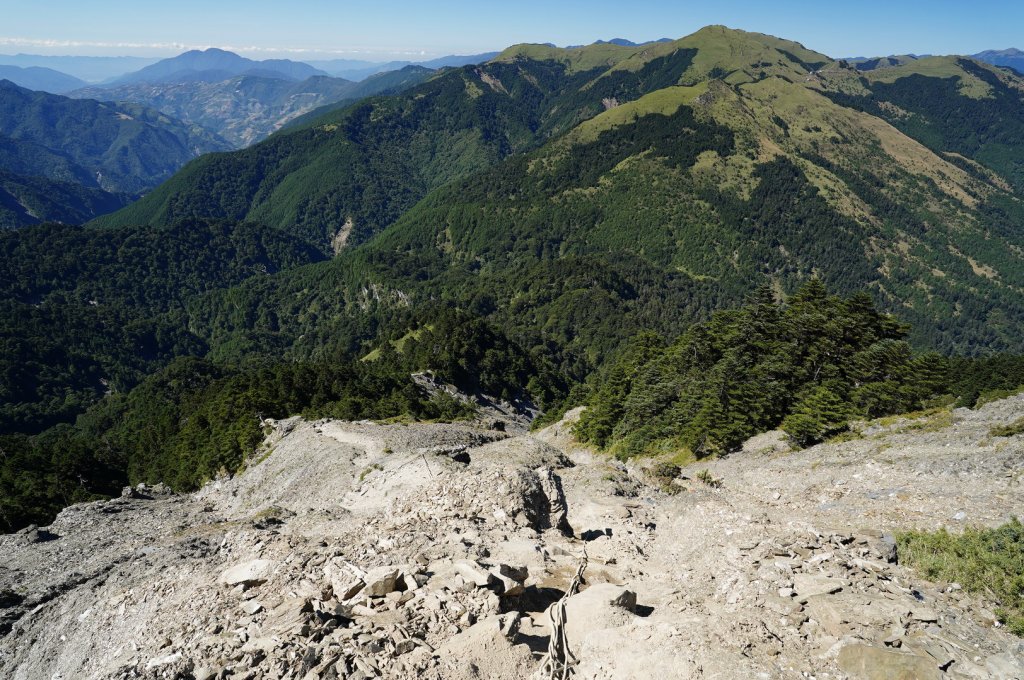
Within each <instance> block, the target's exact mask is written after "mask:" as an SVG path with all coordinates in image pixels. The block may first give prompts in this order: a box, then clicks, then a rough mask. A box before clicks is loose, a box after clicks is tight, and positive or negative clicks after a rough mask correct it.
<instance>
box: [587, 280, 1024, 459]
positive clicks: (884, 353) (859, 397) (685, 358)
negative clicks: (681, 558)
mask: <svg viewBox="0 0 1024 680" xmlns="http://www.w3.org/2000/svg"><path fill="white" fill-rule="evenodd" d="M907 330H908V329H907V328H906V327H905V326H903V325H902V324H900V323H899V322H897V321H896V320H895V319H894V318H893V317H891V316H889V315H886V314H882V313H880V312H879V311H878V310H877V309H876V307H875V305H874V303H873V302H872V300H871V298H870V297H869V296H867V295H864V294H857V295H853V296H851V297H848V298H840V297H838V296H833V295H829V294H828V293H827V291H826V289H825V287H824V285H823V284H822V283H821V282H820V281H818V280H816V279H814V280H811V281H810V282H808V283H807V284H806V285H804V286H803V287H802V288H801V289H800V290H799V291H798V292H797V293H796V294H795V295H793V296H792V297H791V298H789V299H788V300H786V301H785V303H779V302H776V301H775V300H774V298H773V296H772V293H771V290H770V288H768V287H762V288H761V289H759V290H758V292H757V293H755V295H754V296H753V297H752V299H751V301H750V302H749V303H748V304H747V305H745V306H743V307H742V308H740V309H736V310H727V311H719V312H715V313H714V314H713V315H712V317H711V319H710V320H709V321H707V322H705V323H700V324H697V325H695V326H693V327H692V328H690V329H689V330H688V331H686V332H685V333H684V334H682V335H681V336H679V337H678V338H677V339H676V340H674V341H673V342H671V343H670V344H668V345H664V344H662V343H661V341H660V339H659V338H657V336H652V335H641V336H639V337H638V338H636V339H635V340H634V341H633V343H632V344H631V345H630V347H629V348H628V350H627V351H626V352H625V353H624V354H623V355H622V356H621V357H620V359H619V360H618V362H617V363H616V364H615V365H614V366H613V367H612V368H611V369H610V370H609V371H608V372H607V373H606V374H605V375H604V376H603V378H602V379H601V380H600V381H598V382H597V386H596V389H595V390H594V391H593V394H592V396H591V397H590V399H589V400H588V407H589V408H588V410H587V411H586V412H585V413H584V414H583V416H582V418H581V419H580V422H579V425H578V426H577V430H576V431H577V434H578V435H579V436H580V438H581V439H583V440H584V441H588V442H591V443H594V444H596V445H598V446H601V447H612V449H613V450H615V451H617V452H618V453H619V454H620V455H626V456H628V455H634V454H637V453H644V452H655V451H659V450H662V451H664V450H678V449H685V450H689V451H691V452H693V453H694V454H696V455H698V456H706V455H712V454H716V453H722V452H727V451H731V450H734V449H735V448H737V447H738V446H739V445H740V444H742V443H743V441H744V440H746V439H747V438H748V437H750V436H752V435H754V434H756V433H758V432H763V431H766V430H770V429H773V428H776V427H780V426H781V427H782V429H784V430H785V431H786V432H787V433H788V434H789V436H790V438H791V439H792V440H793V441H794V443H796V444H797V445H800V446H803V445H809V444H813V443H816V442H819V441H821V440H822V439H823V438H825V437H827V436H829V435H832V434H836V433H838V432H841V431H843V430H845V429H846V427H847V424H848V421H849V420H851V419H853V418H877V417H880V416H884V415H889V414H895V413H906V412H909V411H914V410H917V409H920V408H922V407H923V405H924V404H925V403H926V402H927V401H928V400H929V399H931V398H934V397H937V396H940V395H946V394H954V395H955V396H959V397H961V398H962V400H963V402H962V403H966V404H968V405H970V404H973V403H974V400H976V399H977V396H978V394H979V393H980V392H981V391H983V390H986V389H993V388H998V387H1002V386H1004V385H1007V386H1011V385H1012V387H1017V386H1019V385H1021V384H1022V382H1021V381H1022V380H1024V374H1022V373H1021V370H1022V368H1024V361H1022V359H1021V358H1020V357H1012V358H1011V357H1001V358H997V359H987V360H981V361H965V360H950V359H948V358H945V357H942V356H940V355H937V354H919V355H915V354H914V353H913V352H912V351H911V348H910V346H909V345H908V344H907V343H906V341H905V340H904V338H905V336H906V332H907ZM1000 369H1002V370H1000Z"/></svg>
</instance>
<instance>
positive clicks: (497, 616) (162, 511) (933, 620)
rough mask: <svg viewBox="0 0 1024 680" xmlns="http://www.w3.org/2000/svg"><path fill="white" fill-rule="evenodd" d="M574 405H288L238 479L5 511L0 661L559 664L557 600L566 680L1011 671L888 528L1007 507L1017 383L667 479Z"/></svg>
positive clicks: (981, 611)
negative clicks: (521, 414) (401, 408)
mask: <svg viewBox="0 0 1024 680" xmlns="http://www.w3.org/2000/svg"><path fill="white" fill-rule="evenodd" d="M574 415H575V414H570V415H569V416H568V417H567V420H565V421H563V422H562V423H559V424H558V425H555V426H552V427H550V428H548V429H546V430H543V431H540V432H537V433H534V434H532V435H531V434H529V433H527V432H526V431H525V430H524V429H523V428H522V427H521V425H520V424H518V423H514V422H513V423H511V424H509V425H507V426H506V427H505V428H504V429H506V430H508V431H499V430H498V429H488V428H487V427H486V426H483V425H481V426H471V425H428V424H415V425H377V424H371V423H342V422H333V421H319V422H306V421H302V420H300V419H290V420H286V421H280V422H277V423H274V424H273V434H271V435H270V436H269V437H268V439H267V442H266V443H265V445H264V450H263V451H262V452H261V453H260V455H259V456H258V457H257V458H256V459H255V460H254V461H253V463H252V464H251V466H250V467H249V469H248V470H246V471H245V472H243V473H241V474H239V475H237V476H236V477H234V478H233V479H230V480H220V481H218V482H214V483H211V484H209V485H208V486H207V487H205V488H204V489H202V490H201V491H199V492H197V493H195V494H187V495H175V494H171V493H168V492H166V491H165V490H163V489H161V488H144V487H140V488H136V489H129V490H126V492H125V494H124V496H123V497H122V498H118V499H114V500H110V501H105V502H98V503H91V504H85V505H78V506H73V507H71V508H68V509H66V510H65V511H64V512H62V513H61V514H60V516H59V517H58V518H57V520H56V521H55V522H54V523H53V524H52V525H51V526H49V527H46V528H35V527H33V528H29V529H27V530H24V531H22V532H19V533H18V534H13V535H9V536H2V537H0V554H2V555H3V559H2V560H0V677H4V678H13V679H18V680H36V679H42V678H45V679H47V680H78V679H87V678H119V679H127V678H153V679H156V678H180V679H192V680H211V679H213V678H232V679H236V680H241V679H245V680H254V679H256V678H275V679H285V678H289V679H302V680H314V679H329V678H375V677H384V678H410V679H411V678H457V679H461V678H467V679H468V678H509V679H511V678H529V677H535V678H547V677H551V671H552V669H554V670H555V671H556V676H557V677H562V676H561V662H562V661H564V658H563V657H564V653H561V652H560V653H559V654H556V655H555V658H553V659H552V658H549V657H546V656H545V655H546V654H547V653H548V651H549V646H550V645H551V635H552V624H551V618H550V614H549V613H550V612H552V611H554V610H561V611H564V626H561V625H559V626H556V630H555V632H556V639H557V640H561V641H564V642H565V644H566V645H567V647H568V656H569V658H570V659H575V660H576V661H577V662H576V663H575V664H573V665H572V668H571V671H572V675H573V677H579V678H659V680H661V679H664V678H868V679H874V678H1022V677H1024V640H1022V639H1020V638H1016V637H1013V636H1011V635H1009V634H1008V633H1006V632H1005V631H1003V630H1002V629H1001V628H999V627H998V626H997V625H996V620H995V616H994V614H993V613H992V607H993V604H992V603H991V602H987V601H985V600H984V598H979V597H976V596H974V595H968V594H966V593H964V592H963V590H961V589H960V588H958V587H957V586H956V585H955V584H940V583H931V582H928V581H925V580H923V579H922V578H921V577H920V576H918V575H917V574H915V573H914V572H913V571H912V570H910V569H908V568H906V567H905V566H903V565H901V564H900V563H899V559H898V557H899V556H898V554H897V551H896V545H895V541H894V538H893V533H894V532H895V531H898V530H903V529H909V528H925V529H933V528H936V527H940V526H947V527H949V528H950V529H951V530H955V529H956V528H957V527H960V526H967V525H983V526H992V525H997V524H1000V523H1002V522H1005V521H1006V520H1008V519H1009V518H1010V517H1011V516H1013V515H1015V514H1018V515H1019V514H1020V513H1021V511H1022V509H1024V486H1022V479H1021V476H1022V474H1024V438H1022V437H1010V438H992V437H990V435H989V430H990V429H991V428H992V427H993V426H994V425H1003V424H1006V423H1008V422H1011V421H1013V420H1015V419H1016V418H1019V417H1020V416H1021V415H1024V397H1014V398H1011V399H1007V400H1004V401H1000V402H995V403H993V404H989V405H986V406H985V407H983V408H981V409H978V410H977V411H967V410H956V411H953V412H951V413H950V412H938V413H936V414H932V415H930V416H926V417H923V418H918V419H902V420H901V419H890V420H889V421H884V422H873V423H868V424H865V425H864V426H863V427H862V428H861V429H860V438H857V439H853V440H851V441H847V442H844V443H832V444H826V445H821V446H817V447H814V448H811V449H807V450H804V451H798V452H788V451H786V450H785V446H784V445H783V444H782V443H781V439H780V438H779V437H777V436H773V435H771V434H769V435H763V436H760V437H757V438H755V439H753V440H751V441H750V442H748V444H747V446H746V448H745V450H744V451H743V452H739V453H736V454H734V455H731V456H729V457H726V458H723V459H719V460H715V461H710V462H707V463H701V464H697V465H694V466H692V467H689V468H684V469H683V470H682V473H681V474H680V475H678V476H675V477H674V478H668V479H666V478H665V476H664V475H663V474H660V472H659V469H658V468H657V467H656V465H654V463H655V461H641V462H637V463H630V464H629V465H625V464H621V463H618V462H616V461H614V460H610V459H607V458H605V457H602V456H597V455H594V454H593V453H591V452H590V451H588V450H586V449H583V448H581V447H579V446H578V445H576V444H575V443H574V442H573V441H572V438H571V436H570V435H569V427H570V423H571V421H572V418H573V416H574ZM704 471H706V474H704ZM584 559H585V560H586V568H585V570H584V571H583V574H582V580H581V582H580V584H579V593H578V594H575V595H573V596H571V597H565V595H566V591H567V590H569V589H570V588H571V586H572V585H573V580H574V576H576V574H577V572H578V569H579V567H580V565H581V563H582V562H583V560H584Z"/></svg>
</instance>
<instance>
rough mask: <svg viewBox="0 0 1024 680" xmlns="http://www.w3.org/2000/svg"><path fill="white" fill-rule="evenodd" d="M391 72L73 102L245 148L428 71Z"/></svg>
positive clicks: (152, 90)
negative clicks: (126, 108) (174, 124)
mask: <svg viewBox="0 0 1024 680" xmlns="http://www.w3.org/2000/svg"><path fill="white" fill-rule="evenodd" d="M407 69H408V70H402V71H392V72H389V73H383V74H379V75H377V76H373V77H371V78H367V79H366V80H364V81H363V82H361V83H355V82H352V81H350V80H344V79H342V78H331V77H327V76H313V77H310V78H307V79H305V80H303V81H301V82H295V81H293V80H288V79H285V78H280V77H267V76H253V75H243V76H236V77H233V78H229V79H227V80H224V81H221V82H205V81H203V80H186V81H183V82H164V83H132V84H124V85H119V86H116V87H89V88H84V89H81V90H77V91H75V92H72V93H70V95H71V96H72V97H78V98H90V99H101V100H104V99H110V100H114V101H125V102H134V103H136V104H143V105H145V106H148V107H152V108H154V109H157V110H158V111H162V112H163V113H165V114H167V115H168V116H171V117H173V118H178V119H180V120H182V121H184V122H186V123H191V124H195V125H200V126H202V127H203V128H205V129H207V130H209V131H211V132H213V133H215V134H217V135H219V136H220V137H222V138H223V139H225V140H226V141H227V142H229V143H230V144H231V145H232V146H233V147H235V148H242V147H246V146H249V145H250V144H253V143H255V142H258V141H260V140H261V139H263V138H265V137H267V136H268V135H270V134H271V133H273V132H275V131H276V130H278V129H280V128H281V127H282V126H283V125H285V124H287V123H288V122H289V121H292V120H294V119H296V118H298V117H300V116H303V115H304V114H308V113H309V112H311V111H315V110H319V109H320V108H321V107H325V106H331V105H333V106H340V105H342V104H343V103H344V102H351V101H353V100H355V99H361V98H363V97H368V96H371V95H375V94H382V93H391V92H397V91H399V90H400V89H402V88H403V87H411V86H412V85H416V84H418V83H421V82H423V80H425V79H426V78H427V77H429V76H430V75H431V74H432V73H433V71H431V70H430V69H425V68H420V67H407Z"/></svg>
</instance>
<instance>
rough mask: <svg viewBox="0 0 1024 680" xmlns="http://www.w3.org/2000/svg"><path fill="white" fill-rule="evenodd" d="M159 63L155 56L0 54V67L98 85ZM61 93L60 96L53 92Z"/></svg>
mask: <svg viewBox="0 0 1024 680" xmlns="http://www.w3.org/2000/svg"><path fill="white" fill-rule="evenodd" d="M158 61H160V59H159V58H156V57H77V56H49V55H41V54H0V64H5V65H9V66H21V67H23V68H28V67H32V66H38V67H42V68H49V69H53V70H54V71H60V72H61V73H65V74H67V75H69V76H72V77H75V78H78V79H80V80H84V81H85V82H87V83H101V82H104V81H107V80H113V79H114V78H118V77H120V76H123V75H124V74H125V73H131V72H132V71H138V70H139V69H140V68H145V67H146V66H149V65H150V64H155V63H156V62H158ZM56 94H60V93H56Z"/></svg>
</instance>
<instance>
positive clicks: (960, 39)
mask: <svg viewBox="0 0 1024 680" xmlns="http://www.w3.org/2000/svg"><path fill="white" fill-rule="evenodd" d="M41 7H42V9H40V8H41ZM0 16H3V21H2V23H0V53H4V54H13V53H15V52H25V53H33V54H105V55H120V54H133V55H145V56H165V55H172V54H177V53H178V52H181V51H183V50H184V49H190V48H195V47H207V46H216V47H225V48H228V49H234V50H236V51H238V52H240V53H243V54H245V55H246V56H251V57H262V58H269V57H291V58H295V59H313V58H329V57H340V58H344V57H351V58H364V59H366V58H371V59H372V58H378V59H391V58H409V59H412V58H417V57H423V58H429V57H434V56H439V55H443V54H474V53H478V52H484V51H489V50H498V49H501V48H503V47H505V46H507V45H510V44H514V43H518V42H554V43H556V44H559V45H566V44H582V43H590V42H593V41H594V40H596V39H599V38H605V39H608V38H614V37H624V38H629V39H632V40H636V41H641V40H649V39H653V38H661V37H669V38H678V37H681V36H684V35H687V34H689V33H692V32H693V31H695V30H696V29H698V28H700V27H701V26H705V25H707V24H725V25H727V26H731V27H734V28H743V29H746V30H752V31H759V32H763V33H771V34H773V35H778V36H780V37H785V38H790V39H793V40H797V41H799V42H802V43H803V44H805V45H806V46H807V47H810V48H811V49H815V50H818V51H821V52H824V53H826V54H829V55H831V56H836V57H840V56H858V55H864V56H877V55H883V54H893V53H908V52H912V53H917V54H925V53H933V54H939V53H942V54H948V53H974V52H978V51H980V50H983V49H1002V48H1006V47H1011V46H1015V47H1021V48H1024V2H1019V1H1015V0H974V1H972V2H963V1H959V2H953V1H951V0H931V1H930V2H924V1H922V0H910V1H902V0H889V1H887V2H880V1H878V0H859V1H858V2H853V3H842V4H840V3H828V2H821V1H820V0H819V1H817V2H804V1H802V0H801V1H798V2H785V1H784V0H774V1H772V2H766V1H765V0H757V1H754V0H718V1H717V2H714V1H708V0H701V1H700V2H692V1H690V0H677V1H675V2H654V1H651V0H632V1H628V0H617V1H614V2H612V1H607V0H589V1H586V2H584V1H580V0H546V1H545V0H516V1H515V2H501V3H493V2H492V3H488V2H486V1H482V0H476V1H474V2H467V1H464V0H434V1H431V0H417V1H413V0H391V1H390V2H387V1H385V2H376V3H367V2H365V1H364V2H358V3H356V2H349V1H348V0H277V1H275V2H271V1H269V0H160V1H159V2H154V1H151V0H132V1H128V0H41V1H40V2H38V3H34V2H29V1H28V0H0Z"/></svg>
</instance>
